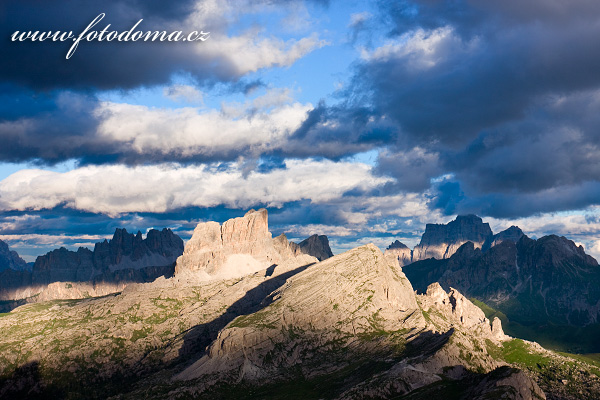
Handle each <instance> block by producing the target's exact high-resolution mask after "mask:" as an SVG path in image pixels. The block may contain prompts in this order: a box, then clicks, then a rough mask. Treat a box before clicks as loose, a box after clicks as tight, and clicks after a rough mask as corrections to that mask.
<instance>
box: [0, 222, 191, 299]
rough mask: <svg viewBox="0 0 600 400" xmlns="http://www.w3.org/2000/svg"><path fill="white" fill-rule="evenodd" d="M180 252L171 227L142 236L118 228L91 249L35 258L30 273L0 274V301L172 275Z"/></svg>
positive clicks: (100, 291)
mask: <svg viewBox="0 0 600 400" xmlns="http://www.w3.org/2000/svg"><path fill="white" fill-rule="evenodd" d="M0 247H1V246H0ZM181 253H183V241H182V240H181V238H180V237H179V236H177V235H176V234H174V233H173V232H172V231H171V230H170V229H166V228H165V229H163V230H162V231H158V230H155V229H152V230H150V231H149V232H148V233H147V235H146V238H143V236H142V233H141V232H138V233H137V234H135V235H134V234H131V233H128V232H127V231H126V230H125V229H117V230H116V231H115V233H114V235H113V238H112V239H111V240H104V241H103V242H101V243H96V245H95V247H94V250H93V251H91V250H89V249H87V248H83V247H81V248H79V249H78V250H77V251H70V250H67V249H65V248H60V249H56V250H53V251H51V252H49V253H47V254H45V255H43V256H39V257H38V258H37V259H36V261H35V263H34V265H33V268H32V269H31V271H26V270H19V271H18V272H17V271H13V270H10V271H8V270H6V271H4V272H3V275H4V277H5V278H6V279H3V281H2V282H1V283H0V299H1V300H5V301H8V303H6V304H4V306H5V307H4V308H5V309H6V308H8V309H10V308H13V307H14V306H15V305H18V304H21V303H23V302H35V301H40V300H49V299H72V298H81V297H88V296H101V295H105V294H108V293H114V292H117V291H120V290H122V289H123V287H124V286H125V285H126V284H127V283H129V282H148V281H152V280H154V279H156V278H157V277H159V276H162V275H172V274H173V270H174V263H175V260H176V259H177V257H178V256H179V255H181ZM59 282H60V283H61V284H58V283H59ZM10 301H13V302H12V303H11V302H10ZM14 301H16V302H14Z"/></svg>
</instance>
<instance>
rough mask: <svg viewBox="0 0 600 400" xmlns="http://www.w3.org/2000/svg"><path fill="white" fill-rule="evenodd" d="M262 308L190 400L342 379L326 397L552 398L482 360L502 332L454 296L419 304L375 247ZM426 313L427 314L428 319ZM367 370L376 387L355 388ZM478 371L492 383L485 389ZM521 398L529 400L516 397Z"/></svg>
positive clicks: (318, 270)
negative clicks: (449, 392)
mask: <svg viewBox="0 0 600 400" xmlns="http://www.w3.org/2000/svg"><path fill="white" fill-rule="evenodd" d="M263 303H264V308H262V309H261V310H259V311H257V312H255V313H252V314H249V315H244V316H240V317H238V318H236V319H235V320H233V321H232V322H231V323H230V324H229V325H228V326H227V327H226V328H225V329H223V330H222V331H221V332H220V333H219V335H218V337H217V338H216V340H215V341H214V342H213V344H212V345H211V346H210V347H209V348H208V349H207V353H206V355H204V356H203V357H202V358H201V359H200V360H198V361H197V362H196V363H194V364H193V365H191V366H190V367H188V368H187V369H186V370H184V371H183V372H181V373H180V374H178V375H177V376H176V380H177V381H180V382H181V381H188V380H192V381H193V382H194V384H193V385H194V386H193V387H194V392H193V393H196V395H198V394H202V395H205V396H208V397H210V396H211V395H213V394H214V390H215V389H214V388H215V387H219V386H221V385H223V384H226V383H227V382H236V384H244V385H249V386H250V387H252V386H261V385H266V384H268V385H277V384H278V382H282V384H283V385H284V386H285V384H286V383H285V382H288V381H289V380H290V379H292V380H298V379H301V380H302V381H311V380H313V379H321V380H322V379H323V378H322V377H323V376H332V377H333V376H339V377H340V378H332V379H333V380H332V382H331V383H330V385H331V386H334V389H331V390H333V393H335V391H336V390H337V391H338V392H337V394H336V395H335V396H333V395H332V396H328V397H332V398H389V397H394V396H401V395H405V394H408V393H410V392H412V391H414V390H416V389H421V390H424V389H423V388H427V387H429V386H430V385H431V387H432V388H434V387H438V386H440V384H442V386H444V385H445V384H443V382H444V381H443V379H447V380H450V381H456V382H461V385H463V384H464V386H465V387H471V386H474V383H477V385H481V388H479V389H477V390H473V389H472V388H471V389H468V390H472V392H469V393H472V394H474V397H473V398H476V397H477V396H483V395H485V394H488V393H492V392H494V393H497V391H498V387H500V386H506V388H505V389H502V390H500V393H505V396H507V397H505V398H511V399H531V398H532V397H531V395H529V396H527V395H526V393H537V394H539V395H540V398H545V397H544V394H543V392H541V390H540V389H539V387H538V386H537V385H536V384H535V382H533V381H532V380H531V379H529V378H527V376H526V375H524V374H522V373H521V372H520V371H519V370H514V371H512V370H511V371H510V372H508V371H506V372H505V373H504V374H501V373H498V372H497V369H498V368H499V367H501V366H502V363H498V362H497V361H495V360H494V359H492V358H491V357H489V355H487V353H485V351H483V350H482V348H483V346H485V344H484V343H485V340H492V341H493V342H494V343H500V341H502V340H504V339H506V338H505V337H504V335H503V334H501V333H499V332H501V327H500V328H499V327H498V326H496V328H495V329H496V332H493V328H492V325H490V322H489V320H487V318H485V316H484V315H483V312H482V311H481V310H480V309H479V308H477V307H476V306H475V305H473V304H472V303H471V302H470V301H469V300H467V299H466V298H464V296H462V295H461V294H460V293H458V292H457V291H452V292H451V293H450V294H447V293H446V292H445V291H444V290H443V289H442V288H441V287H440V286H439V285H437V286H435V285H432V287H431V288H430V290H429V291H428V293H427V294H425V295H422V296H419V298H418V299H417V297H416V296H415V294H414V292H413V290H412V287H411V285H410V282H409V281H408V280H407V279H406V278H405V276H404V274H403V273H402V272H401V270H400V268H399V267H398V266H397V265H396V264H395V263H390V262H388V259H387V257H385V256H384V255H383V254H382V253H381V251H380V250H379V249H377V248H376V247H375V246H373V245H367V246H362V247H359V248H357V249H354V250H351V251H348V252H346V253H343V254H340V255H338V256H335V257H332V258H330V259H328V260H326V261H323V262H321V263H318V264H316V265H313V266H310V267H308V268H307V269H306V270H305V271H303V272H300V273H298V274H297V275H295V276H294V277H292V278H290V279H289V280H288V282H287V283H286V284H285V285H284V286H283V287H282V288H281V289H280V290H278V291H275V292H274V293H272V294H271V295H270V296H268V297H267V298H266V299H265V301H263ZM422 309H423V310H428V311H429V312H428V317H427V318H425V317H424V316H423V313H422V311H421V310H422ZM433 309H435V312H434V311H433ZM433 314H435V315H434V316H432V315H433ZM428 319H429V321H430V322H428ZM440 327H441V328H442V329H441V330H440V329H439V328H440ZM498 329H499V331H498ZM464 351H466V352H469V353H468V354H469V358H468V360H469V361H468V363H465V360H464V359H462V358H461V357H465V356H466V353H464ZM369 363H376V364H377V365H379V367H378V371H379V373H378V374H377V376H376V378H372V379H370V380H369V379H367V380H365V379H364V378H361V379H359V380H357V375H358V372H357V371H360V370H361V368H368V367H367V366H368V365H369ZM359 365H363V367H359ZM371 368H372V367H371ZM471 368H477V369H478V370H485V371H486V372H489V373H488V374H487V375H485V376H484V378H483V379H482V377H476V376H475V375H473V374H471V373H470V372H469V371H468V370H469V369H471ZM514 374H516V375H514ZM496 375H499V376H501V377H502V379H496V378H495V376H496ZM513 375H514V376H513ZM320 377H321V378H320ZM511 377H512V378H511ZM336 379H340V381H344V382H345V384H343V385H341V384H339V383H337V382H335V380H336ZM511 379H512V381H511ZM500 381H501V383H499V382H500ZM509 382H512V383H509ZM336 384H337V385H340V386H339V387H336V386H335V385H336ZM180 385H181V384H180ZM453 385H456V384H453ZM344 386H345V387H344ZM465 390H466V389H465ZM217 392H218V390H217ZM515 392H516V393H523V395H516V396H512V395H509V394H510V393H515ZM338 396H339V397H338Z"/></svg>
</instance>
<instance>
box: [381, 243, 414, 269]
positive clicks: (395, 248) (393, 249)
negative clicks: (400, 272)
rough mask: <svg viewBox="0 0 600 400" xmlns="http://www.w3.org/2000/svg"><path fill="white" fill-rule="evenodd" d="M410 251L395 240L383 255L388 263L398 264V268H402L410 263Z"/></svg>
mask: <svg viewBox="0 0 600 400" xmlns="http://www.w3.org/2000/svg"><path fill="white" fill-rule="evenodd" d="M412 253H413V252H412V250H411V249H409V248H408V247H407V246H406V245H405V244H404V243H402V242H400V241H398V240H396V241H395V242H394V243H392V244H390V245H389V246H388V248H387V249H385V252H384V253H383V254H384V255H385V256H386V257H387V258H388V259H389V260H390V261H392V262H396V263H398V265H399V266H400V267H404V266H405V265H408V264H410V263H411V262H412Z"/></svg>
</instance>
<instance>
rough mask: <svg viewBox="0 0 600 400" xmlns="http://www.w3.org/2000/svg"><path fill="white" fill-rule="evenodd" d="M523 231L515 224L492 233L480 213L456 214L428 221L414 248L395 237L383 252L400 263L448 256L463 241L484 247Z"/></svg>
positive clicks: (520, 233) (514, 238)
mask: <svg viewBox="0 0 600 400" xmlns="http://www.w3.org/2000/svg"><path fill="white" fill-rule="evenodd" d="M522 235H523V232H521V230H520V229H519V228H518V227H511V228H509V229H507V230H505V231H503V232H500V233H498V234H496V235H494V234H493V232H492V230H491V229H490V225H489V224H488V223H487V222H486V223H484V222H483V220H482V219H481V218H480V217H478V216H476V215H472V214H471V215H459V216H457V217H456V219H455V220H454V221H450V222H449V223H447V224H427V225H426V226H425V232H424V233H423V236H422V237H421V241H420V242H419V244H418V245H417V246H415V248H414V249H413V250H410V249H409V248H408V247H407V246H406V245H405V244H403V243H401V242H399V241H397V240H396V241H395V242H394V243H392V244H391V245H390V246H389V247H388V248H387V249H386V251H385V254H386V257H388V258H389V259H392V260H393V259H396V260H397V261H398V263H399V265H400V266H401V267H402V266H405V265H408V264H410V263H413V262H415V261H420V260H426V259H428V258H435V259H438V260H443V259H446V258H449V257H451V256H452V255H453V254H454V253H455V252H456V250H458V248H459V247H460V246H462V245H463V244H465V243H466V242H472V243H473V244H474V245H475V247H476V248H479V249H481V248H483V249H484V250H487V249H489V248H490V247H492V246H494V245H495V244H497V243H500V242H502V241H503V240H512V241H517V240H519V238H520V236H522Z"/></svg>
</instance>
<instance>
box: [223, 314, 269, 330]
mask: <svg viewBox="0 0 600 400" xmlns="http://www.w3.org/2000/svg"><path fill="white" fill-rule="evenodd" d="M268 317H269V312H268V310H262V311H258V312H255V313H254V314H250V315H241V316H239V317H237V318H236V319H234V320H233V321H232V322H231V323H230V325H229V326H230V327H232V328H247V327H250V326H251V327H254V328H258V329H276V326H275V325H274V324H273V321H270V319H269V318H268Z"/></svg>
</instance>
